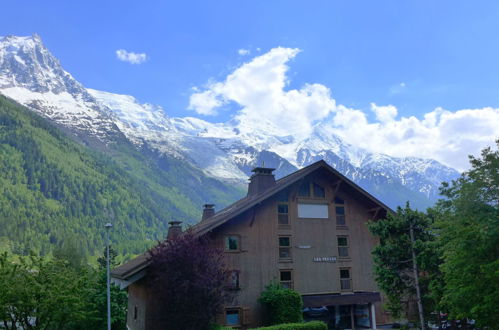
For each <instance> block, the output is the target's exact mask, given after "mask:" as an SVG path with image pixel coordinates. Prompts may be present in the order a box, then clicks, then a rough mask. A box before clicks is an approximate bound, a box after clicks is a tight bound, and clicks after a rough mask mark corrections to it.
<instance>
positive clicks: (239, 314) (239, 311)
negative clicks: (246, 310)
mask: <svg viewBox="0 0 499 330" xmlns="http://www.w3.org/2000/svg"><path fill="white" fill-rule="evenodd" d="M228 312H237V321H238V323H237V324H230V323H228V322H227V313H228ZM242 316H243V313H242V308H241V307H227V308H225V310H224V325H226V326H229V327H240V326H242Z"/></svg>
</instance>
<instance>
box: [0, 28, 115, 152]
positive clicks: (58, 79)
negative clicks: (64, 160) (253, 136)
mask: <svg viewBox="0 0 499 330" xmlns="http://www.w3.org/2000/svg"><path fill="white" fill-rule="evenodd" d="M0 91H1V93H2V94H4V95H6V96H8V97H10V98H12V99H14V100H16V101H17V102H19V103H21V104H23V105H25V106H27V107H29V108H31V109H33V110H35V111H36V112H38V113H39V114H40V115H42V116H44V117H46V118H49V119H51V120H53V121H55V122H56V123H58V124H61V125H63V126H65V127H71V129H72V130H73V132H74V133H75V134H77V135H80V136H81V135H88V136H90V137H95V138H97V139H98V140H100V141H103V142H104V141H106V142H109V141H110V140H112V138H113V137H116V136H119V135H121V132H120V131H119V129H118V127H117V126H116V124H115V119H113V118H112V116H111V113H110V112H109V111H108V110H107V109H105V108H102V107H101V106H100V105H99V104H98V102H97V100H96V99H95V98H94V97H93V96H92V95H91V94H90V93H89V92H88V91H87V89H86V88H85V87H83V86H82V85H81V84H80V83H79V82H78V81H76V80H75V79H74V78H73V77H72V76H71V74H69V73H68V72H66V71H64V69H63V68H62V66H61V64H60V63H59V60H58V59H57V58H55V57H54V56H53V55H52V54H51V53H50V52H49V50H48V49H47V48H46V47H45V46H44V45H43V43H42V41H41V39H40V37H39V36H37V35H34V36H32V37H15V36H7V37H0Z"/></svg>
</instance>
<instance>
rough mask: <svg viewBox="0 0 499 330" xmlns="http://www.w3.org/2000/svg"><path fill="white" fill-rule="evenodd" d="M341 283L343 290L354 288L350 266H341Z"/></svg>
mask: <svg viewBox="0 0 499 330" xmlns="http://www.w3.org/2000/svg"><path fill="white" fill-rule="evenodd" d="M340 283H341V290H342V291H351V290H352V278H351V277H350V268H340Z"/></svg>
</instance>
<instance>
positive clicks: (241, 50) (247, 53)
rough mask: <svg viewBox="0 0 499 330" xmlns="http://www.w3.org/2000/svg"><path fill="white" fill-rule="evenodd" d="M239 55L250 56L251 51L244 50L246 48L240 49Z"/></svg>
mask: <svg viewBox="0 0 499 330" xmlns="http://www.w3.org/2000/svg"><path fill="white" fill-rule="evenodd" d="M237 53H238V54H239V55H242V56H245V55H249V53H250V51H249V49H244V48H241V49H239V50H238V51H237Z"/></svg>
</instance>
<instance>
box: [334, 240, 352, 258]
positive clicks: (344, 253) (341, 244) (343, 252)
mask: <svg viewBox="0 0 499 330" xmlns="http://www.w3.org/2000/svg"><path fill="white" fill-rule="evenodd" d="M337 240H338V257H340V258H348V257H349V255H348V237H347V236H338V238H337Z"/></svg>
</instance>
